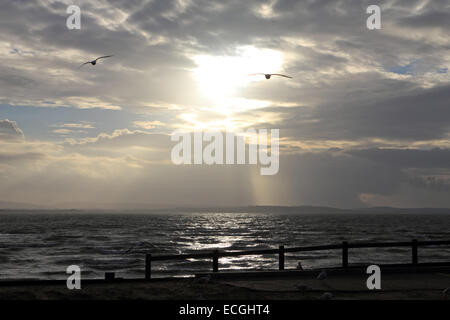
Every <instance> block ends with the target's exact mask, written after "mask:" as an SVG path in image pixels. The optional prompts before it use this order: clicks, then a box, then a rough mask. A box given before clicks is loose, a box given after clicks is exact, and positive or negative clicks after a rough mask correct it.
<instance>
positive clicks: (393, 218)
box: [0, 211, 450, 280]
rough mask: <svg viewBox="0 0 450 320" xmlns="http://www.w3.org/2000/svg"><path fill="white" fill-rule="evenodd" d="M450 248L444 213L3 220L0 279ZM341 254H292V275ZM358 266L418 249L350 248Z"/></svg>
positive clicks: (175, 271) (189, 269)
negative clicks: (169, 257) (148, 258)
mask: <svg viewBox="0 0 450 320" xmlns="http://www.w3.org/2000/svg"><path fill="white" fill-rule="evenodd" d="M412 239H419V240H444V239H445V240H449V239H450V215H445V214H403V213H402V214H380V213H367V212H364V213H360V214H358V213H352V214H299V215H292V214H291V215H283V214H270V213H267V212H265V213H246V212H242V213H217V212H210V213H195V212H194V213H192V212H190V213H183V212H175V211H174V212H165V213H164V214H157V213H145V214H144V213H117V212H115V213H105V212H102V213H99V212H88V211H85V212H70V211H62V212H21V211H3V212H1V213H0V280H1V279H25V278H27V279H29V278H39V279H65V278H66V277H67V275H66V273H65V272H66V268H67V267H68V266H69V265H78V266H80V268H81V270H82V277H83V278H100V277H103V276H104V273H105V272H107V271H114V272H116V276H118V277H124V278H131V277H143V276H144V257H145V253H152V254H154V255H157V254H164V255H166V254H179V253H190V252H199V251H210V250H212V249H220V250H230V251H233V250H248V249H268V248H277V247H278V245H280V244H283V245H285V247H292V246H310V245H322V244H333V243H340V242H342V241H344V240H346V241H349V242H352V241H379V242H382V241H405V240H406V241H409V240H412ZM340 254H341V253H340V251H339V250H335V251H320V252H305V253H301V254H300V253H296V254H288V255H287V256H286V268H295V266H296V265H297V262H298V261H301V263H302V265H303V267H304V268H316V267H328V266H336V265H339V263H340V259H341V255H340ZM349 257H350V258H349V261H350V263H362V262H372V263H393V262H398V263H402V262H403V263H407V262H410V259H411V249H410V248H377V249H351V250H350V253H349ZM419 259H420V262H426V261H428V262H439V261H449V260H450V248H432V247H430V248H420V249H419ZM219 263H220V269H221V270H230V269H276V268H277V266H278V260H277V257H276V256H275V255H265V256H258V255H252V256H242V257H231V258H221V259H220V261H219ZM210 268H211V261H210V260H196V259H190V260H185V261H170V262H154V263H153V264H152V271H153V275H154V276H155V277H161V276H174V275H177V276H187V275H192V274H193V273H195V272H197V271H207V270H209V269H210Z"/></svg>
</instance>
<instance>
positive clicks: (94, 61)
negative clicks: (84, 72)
mask: <svg viewBox="0 0 450 320" xmlns="http://www.w3.org/2000/svg"><path fill="white" fill-rule="evenodd" d="M109 57H113V55H111V56H103V57H98V58H97V59H95V60H92V61H88V62H85V63H83V64H82V65H81V66H80V68H81V67H82V66H84V65H85V64H89V63H90V64H92V65H93V66H95V65H96V64H97V61H98V60H100V59H104V58H109Z"/></svg>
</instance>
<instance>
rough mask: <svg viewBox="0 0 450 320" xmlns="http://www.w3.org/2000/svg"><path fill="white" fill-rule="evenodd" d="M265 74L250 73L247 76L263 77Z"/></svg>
mask: <svg viewBox="0 0 450 320" xmlns="http://www.w3.org/2000/svg"><path fill="white" fill-rule="evenodd" d="M265 75H266V74H265V73H250V74H249V76H265Z"/></svg>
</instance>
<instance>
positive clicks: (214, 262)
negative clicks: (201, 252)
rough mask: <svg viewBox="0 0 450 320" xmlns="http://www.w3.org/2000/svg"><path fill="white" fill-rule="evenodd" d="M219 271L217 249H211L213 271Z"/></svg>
mask: <svg viewBox="0 0 450 320" xmlns="http://www.w3.org/2000/svg"><path fill="white" fill-rule="evenodd" d="M218 271H219V250H214V251H213V272H218Z"/></svg>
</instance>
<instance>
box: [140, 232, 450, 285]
mask: <svg viewBox="0 0 450 320" xmlns="http://www.w3.org/2000/svg"><path fill="white" fill-rule="evenodd" d="M440 245H450V240H445V241H418V240H412V241H406V242H365V243H349V242H347V241H344V242H342V243H341V244H330V245H323V246H309V247H293V248H285V247H284V246H283V245H280V246H279V247H278V249H260V250H248V251H219V250H214V251H212V252H204V253H187V254H177V255H157V256H152V254H150V253H149V254H146V256H145V278H146V279H150V278H151V274H152V273H151V272H152V271H151V266H152V262H153V261H168V260H184V259H192V258H194V259H204V258H212V270H213V272H218V271H219V258H221V257H237V256H248V255H264V254H278V269H279V270H284V255H285V253H290V252H305V251H323V250H337V249H341V250H342V267H343V268H347V267H348V249H353V248H392V247H411V263H412V265H418V264H419V257H418V247H424V246H440Z"/></svg>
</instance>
